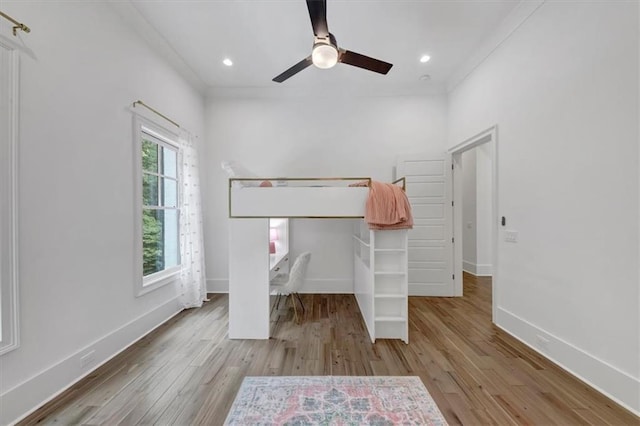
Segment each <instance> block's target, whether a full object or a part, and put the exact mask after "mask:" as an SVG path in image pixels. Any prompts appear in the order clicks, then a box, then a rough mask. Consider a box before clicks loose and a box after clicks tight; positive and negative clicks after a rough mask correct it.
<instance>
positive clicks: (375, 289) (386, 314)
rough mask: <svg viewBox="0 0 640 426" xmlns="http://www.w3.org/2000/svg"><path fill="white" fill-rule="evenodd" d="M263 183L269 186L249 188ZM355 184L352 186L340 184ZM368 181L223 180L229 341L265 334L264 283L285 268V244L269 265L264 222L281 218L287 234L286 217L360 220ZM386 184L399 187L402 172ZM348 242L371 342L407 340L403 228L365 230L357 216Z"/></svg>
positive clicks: (266, 289) (266, 285)
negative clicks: (226, 209) (351, 243)
mask: <svg viewBox="0 0 640 426" xmlns="http://www.w3.org/2000/svg"><path fill="white" fill-rule="evenodd" d="M265 181H269V182H270V183H271V182H274V183H276V184H277V186H257V185H260V183H261V182H265ZM305 182H310V183H311V184H307V185H304V183H305ZM356 182H357V183H360V185H358V186H345V183H347V184H348V183H356ZM365 182H366V184H365ZM371 182H372V179H371V178H370V177H364V178H362V177H331V178H262V177H251V178H230V179H229V218H230V219H231V220H230V221H229V338H231V339H268V338H269V337H270V327H269V325H270V322H269V315H270V312H271V309H270V308H269V306H270V299H269V282H270V279H271V278H272V277H273V275H274V273H276V272H278V271H279V270H282V271H287V270H288V269H289V262H290V260H289V259H290V258H291V256H290V255H289V249H288V241H287V242H286V244H285V246H286V252H283V253H281V254H280V255H279V256H275V260H274V259H271V262H270V259H269V255H267V248H268V247H269V226H270V219H271V218H278V219H283V220H284V221H285V222H286V227H287V228H286V229H287V230H286V232H285V233H286V234H287V239H288V220H287V219H294V218H305V219H362V218H364V216H365V209H366V203H367V198H368V196H369V187H370V186H371ZM327 183H333V185H332V186H326V185H324V184H327ZM392 184H401V185H402V189H403V190H405V189H406V179H405V178H404V177H402V178H400V179H397V180H395V181H393V182H392ZM278 185H286V186H278ZM340 185H341V186H340ZM353 241H354V246H353V253H354V256H353V261H354V291H353V293H354V295H355V297H356V300H357V302H358V305H359V307H360V312H361V313H362V317H363V320H364V322H365V324H366V327H367V330H368V332H369V336H370V338H371V341H372V342H375V340H376V338H391V339H402V340H403V341H404V342H405V343H409V334H408V302H407V300H408V299H407V295H408V267H407V265H408V252H407V251H408V247H407V246H408V230H407V229H398V230H369V229H368V226H367V225H366V223H365V222H364V221H358V222H357V225H356V229H355V232H354V236H353ZM272 257H273V256H272ZM278 259H279V260H278Z"/></svg>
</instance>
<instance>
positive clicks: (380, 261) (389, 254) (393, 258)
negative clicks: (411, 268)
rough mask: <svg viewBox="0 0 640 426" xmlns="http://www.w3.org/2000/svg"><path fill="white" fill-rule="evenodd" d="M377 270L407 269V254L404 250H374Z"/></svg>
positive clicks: (394, 270) (403, 270)
mask: <svg viewBox="0 0 640 426" xmlns="http://www.w3.org/2000/svg"><path fill="white" fill-rule="evenodd" d="M374 253H375V258H376V263H375V265H376V268H375V269H376V270H375V272H376V273H378V272H394V273H397V272H402V273H404V272H405V271H406V270H407V255H406V253H405V252H404V251H396V250H393V251H387V250H384V251H382V250H374Z"/></svg>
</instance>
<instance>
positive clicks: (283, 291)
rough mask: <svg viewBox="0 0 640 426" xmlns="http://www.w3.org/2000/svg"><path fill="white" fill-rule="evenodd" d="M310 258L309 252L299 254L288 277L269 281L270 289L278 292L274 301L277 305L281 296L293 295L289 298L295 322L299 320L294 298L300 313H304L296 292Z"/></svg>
mask: <svg viewBox="0 0 640 426" xmlns="http://www.w3.org/2000/svg"><path fill="white" fill-rule="evenodd" d="M310 260H311V253H309V252H304V253H302V254H300V255H299V256H298V257H297V258H296V260H295V262H294V263H293V266H292V267H291V270H290V271H289V276H288V279H287V280H286V281H277V280H274V281H272V282H271V291H272V292H273V291H275V292H276V293H277V294H278V298H277V301H276V305H277V306H278V307H280V297H281V296H293V297H292V298H291V302H292V303H293V313H294V315H295V318H296V322H299V320H298V308H297V306H296V300H295V299H298V301H299V302H300V305H301V306H302V314H304V313H305V308H304V303H302V299H301V298H300V295H299V294H298V290H299V289H300V287H302V282H303V281H304V276H305V275H306V273H307V266H308V265H309V261H310Z"/></svg>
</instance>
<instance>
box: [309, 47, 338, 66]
mask: <svg viewBox="0 0 640 426" xmlns="http://www.w3.org/2000/svg"><path fill="white" fill-rule="evenodd" d="M311 61H312V62H313V65H315V66H316V67H318V68H321V69H327V68H331V67H333V66H335V64H337V63H338V49H336V48H335V47H334V46H332V45H331V44H328V43H316V44H315V46H313V51H312V52H311Z"/></svg>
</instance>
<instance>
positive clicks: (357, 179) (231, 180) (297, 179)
mask: <svg viewBox="0 0 640 426" xmlns="http://www.w3.org/2000/svg"><path fill="white" fill-rule="evenodd" d="M272 181H275V182H283V181H284V182H304V181H311V182H314V181H315V182H317V181H354V182H363V181H367V182H368V184H367V186H368V187H371V182H372V179H371V178H370V177H307V178H304V177H295V178H285V177H271V178H270V177H252V178H229V199H228V200H229V218H231V219H269V218H270V216H234V215H233V214H231V204H232V203H231V190H232V188H233V183H234V182H272ZM399 182H402V190H403V191H405V190H406V182H407V180H406V178H405V177H404V176H403V177H401V178H400V179H396V180H394V181H393V182H391V183H392V184H393V185H395V184H397V183H399ZM282 217H287V218H289V219H359V218H362V217H363V216H282Z"/></svg>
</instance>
